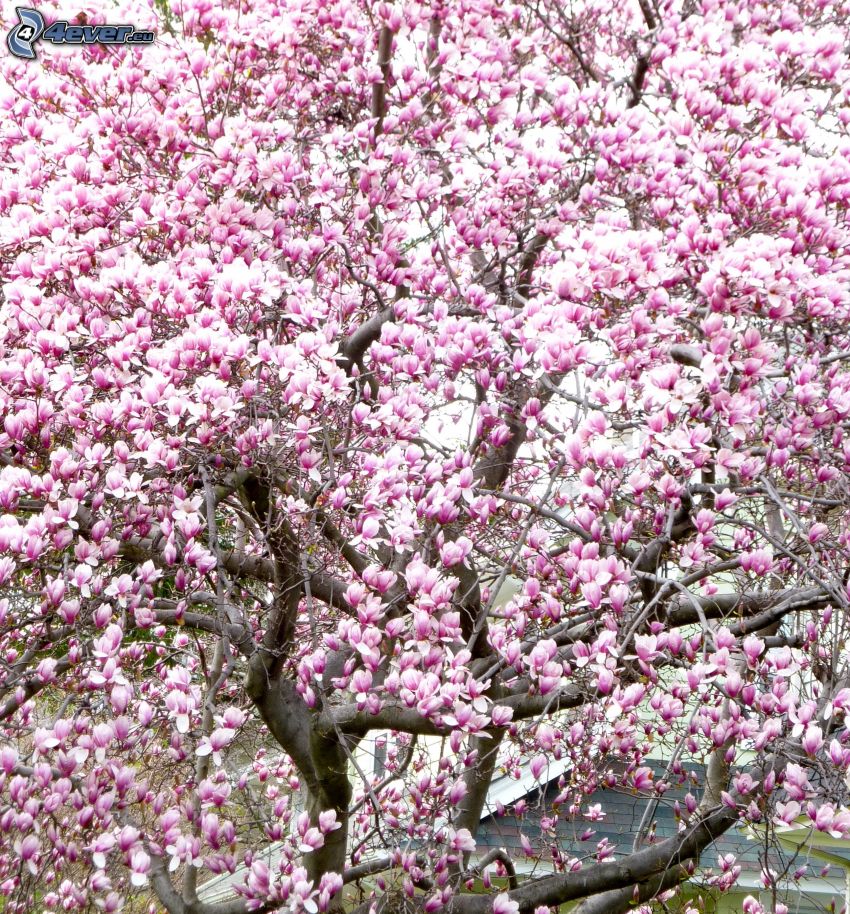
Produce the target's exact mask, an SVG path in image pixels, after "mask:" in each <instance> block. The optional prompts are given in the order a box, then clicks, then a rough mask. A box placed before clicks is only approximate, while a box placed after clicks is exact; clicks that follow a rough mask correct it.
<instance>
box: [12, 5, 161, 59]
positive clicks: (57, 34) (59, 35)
mask: <svg viewBox="0 0 850 914" xmlns="http://www.w3.org/2000/svg"><path fill="white" fill-rule="evenodd" d="M15 12H16V13H17V14H18V24H17V25H16V26H14V27H13V28H12V29H11V30H10V31H9V34H8V35H7V36H6V45H7V46H8V48H9V51H10V52H11V53H12V54H14V55H15V57H21V58H23V59H24V60H35V48H34V47H33V46H34V45H35V43H36V42H37V41H49V42H51V43H52V44H70V45H74V44H81V45H82V44H104V45H112V44H153V42H154V40H155V38H156V36H155V35H154V33H153V32H138V31H136V27H135V26H132V25H71V24H69V23H68V22H66V21H64V20H60V21H59V22H54V23H53V24H52V25H50V26H46V25H45V22H44V17H43V16H42V15H41V13H39V12H38V10H34V9H30V8H29V7H27V6H19V7H18V8H17V9H16V10H15Z"/></svg>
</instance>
